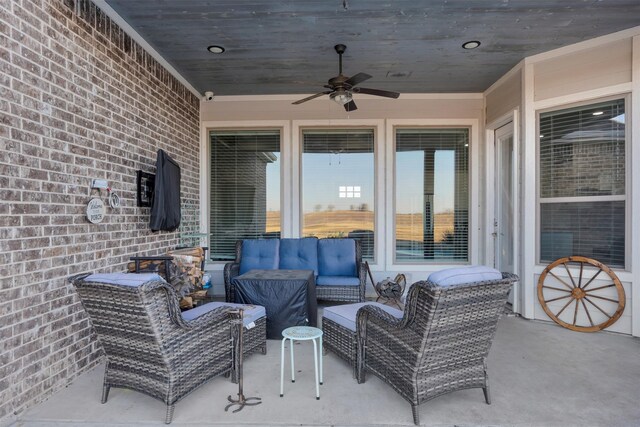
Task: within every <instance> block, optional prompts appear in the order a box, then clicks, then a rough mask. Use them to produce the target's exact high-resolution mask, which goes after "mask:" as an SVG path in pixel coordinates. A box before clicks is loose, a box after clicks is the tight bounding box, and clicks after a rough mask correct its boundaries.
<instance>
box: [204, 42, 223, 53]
mask: <svg viewBox="0 0 640 427" xmlns="http://www.w3.org/2000/svg"><path fill="white" fill-rule="evenodd" d="M207 50H208V51H209V52H211V53H217V54H220V53H224V51H225V49H224V48H223V47H222V46H218V45H215V44H214V45H211V46H209V47H208V48H207Z"/></svg>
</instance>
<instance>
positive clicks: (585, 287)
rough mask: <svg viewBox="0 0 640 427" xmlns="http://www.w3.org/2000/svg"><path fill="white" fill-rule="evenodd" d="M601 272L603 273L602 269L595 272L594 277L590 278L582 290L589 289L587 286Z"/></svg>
mask: <svg viewBox="0 0 640 427" xmlns="http://www.w3.org/2000/svg"><path fill="white" fill-rule="evenodd" d="M600 273H602V269H600V270H598V272H597V273H596V274H594V275H593V277H592V278H591V279H589V281H588V282H587V283H585V284H584V286H583V287H582V290H583V291H584V290H585V289H587V286H589V285H590V284H591V282H593V281H594V280H595V279H596V277H598V274H600Z"/></svg>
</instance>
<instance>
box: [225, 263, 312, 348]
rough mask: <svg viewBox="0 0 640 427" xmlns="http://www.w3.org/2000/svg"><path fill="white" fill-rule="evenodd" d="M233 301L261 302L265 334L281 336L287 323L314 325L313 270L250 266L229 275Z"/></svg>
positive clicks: (274, 336)
mask: <svg viewBox="0 0 640 427" xmlns="http://www.w3.org/2000/svg"><path fill="white" fill-rule="evenodd" d="M232 281H233V285H234V286H235V301H234V302H236V303H240V304H255V305H261V306H263V307H264V308H265V310H266V312H267V338H269V339H281V338H282V331H283V330H284V329H286V328H288V327H290V326H317V322H318V306H317V302H316V283H315V275H314V272H313V270H250V271H248V272H246V273H244V274H241V275H240V276H236V277H234V278H233V279H232Z"/></svg>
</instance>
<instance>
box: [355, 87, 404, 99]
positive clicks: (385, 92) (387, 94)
mask: <svg viewBox="0 0 640 427" xmlns="http://www.w3.org/2000/svg"><path fill="white" fill-rule="evenodd" d="M351 90H352V91H354V92H356V93H364V94H367V95H375V96H384V97H386V98H397V97H399V96H400V94H399V93H398V92H390V91H388V90H380V89H369V88H366V87H354V88H352V89H351Z"/></svg>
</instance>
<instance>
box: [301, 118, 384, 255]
mask: <svg viewBox="0 0 640 427" xmlns="http://www.w3.org/2000/svg"><path fill="white" fill-rule="evenodd" d="M302 145H303V147H302V191H301V201H302V202H301V204H302V235H303V236H316V237H320V238H322V237H352V238H355V239H358V240H360V243H361V246H362V256H363V258H364V259H369V260H372V259H373V257H374V253H375V252H374V242H375V238H374V233H375V229H374V212H373V206H374V202H375V200H374V190H375V188H374V182H375V180H374V163H375V160H374V152H373V145H374V139H373V130H371V129H351V130H315V129H308V130H303V132H302Z"/></svg>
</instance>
